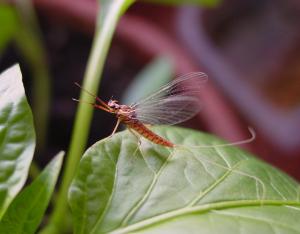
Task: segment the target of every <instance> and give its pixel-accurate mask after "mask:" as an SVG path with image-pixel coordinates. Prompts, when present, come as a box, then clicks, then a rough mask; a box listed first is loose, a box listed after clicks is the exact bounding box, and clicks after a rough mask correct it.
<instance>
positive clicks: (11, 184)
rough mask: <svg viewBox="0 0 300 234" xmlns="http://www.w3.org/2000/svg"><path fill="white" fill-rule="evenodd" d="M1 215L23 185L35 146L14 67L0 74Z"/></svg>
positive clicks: (25, 105) (20, 84) (27, 108)
mask: <svg viewBox="0 0 300 234" xmlns="http://www.w3.org/2000/svg"><path fill="white" fill-rule="evenodd" d="M0 93H1V102H0V113H1V114H0V168H1V170H0V171H1V173H0V187H1V189H0V216H2V215H3V213H4V212H5V210H6V209H7V207H8V206H9V204H10V202H11V201H12V200H13V199H14V197H15V196H16V194H17V193H18V192H19V191H20V189H21V188H22V186H23V185H24V183H25V181H26V178H27V174H28V169H29V166H30V163H31V160H32V157H33V152H34V147H35V133H34V128H33V119H32V113H31V110H30V108H29V105H28V103H27V100H26V96H25V92H24V88H23V84H22V74H21V71H20V68H19V66H18V65H15V66H13V67H11V68H9V69H8V70H6V71H5V72H3V73H2V74H1V75H0Z"/></svg>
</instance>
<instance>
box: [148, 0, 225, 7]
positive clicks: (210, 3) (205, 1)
mask: <svg viewBox="0 0 300 234" xmlns="http://www.w3.org/2000/svg"><path fill="white" fill-rule="evenodd" d="M144 1H145V2H153V3H159V4H168V5H187V4H191V5H200V6H207V7H214V6H217V5H218V4H220V3H221V2H222V0H186V1H182V0H144Z"/></svg>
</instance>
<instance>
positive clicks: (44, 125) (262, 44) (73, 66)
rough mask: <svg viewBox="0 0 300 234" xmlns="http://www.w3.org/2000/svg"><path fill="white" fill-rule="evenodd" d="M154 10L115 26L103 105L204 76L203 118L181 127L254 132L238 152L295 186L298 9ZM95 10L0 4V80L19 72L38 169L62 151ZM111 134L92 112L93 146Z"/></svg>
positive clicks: (231, 136)
mask: <svg viewBox="0 0 300 234" xmlns="http://www.w3.org/2000/svg"><path fill="white" fill-rule="evenodd" d="M157 2H159V0H156V1H152V2H151V1H147V2H145V1H138V2H136V3H135V4H133V6H132V7H131V8H130V9H129V11H128V12H127V13H126V14H125V16H124V17H122V19H121V20H120V22H119V25H118V27H117V30H116V33H115V36H114V38H113V42H112V46H111V48H110V51H109V55H108V59H107V61H106V65H105V69H104V75H103V79H102V82H101V87H100V91H99V95H100V96H101V97H102V98H103V99H105V100H107V99H109V98H110V97H111V96H112V95H113V96H114V98H116V99H120V100H125V101H130V100H132V99H133V98H134V97H132V96H135V93H147V92H151V91H153V89H155V88H157V87H159V86H160V85H161V84H163V83H165V82H167V81H168V80H169V79H171V77H173V76H175V75H179V74H184V73H187V72H191V71H203V72H205V73H206V74H207V75H208V77H209V82H208V83H206V84H205V85H204V87H203V89H202V92H201V95H202V101H203V110H202V111H201V112H200V114H199V115H198V116H197V117H195V118H194V119H192V120H190V121H188V122H187V123H184V124H183V125H184V126H186V127H190V128H194V129H199V130H202V131H207V132H209V133H213V134H216V135H218V136H220V137H223V138H225V139H227V140H228V141H237V140H241V139H245V138H248V137H249V132H248V130H247V127H248V126H251V127H253V128H254V129H255V131H256V133H257V138H256V140H255V141H253V142H252V143H250V144H247V145H243V146H242V147H244V148H246V149H247V150H249V151H251V152H252V153H254V154H256V155H257V156H259V157H260V158H261V159H263V160H265V161H267V162H269V163H270V164H272V165H275V166H276V167H278V168H280V169H282V170H284V171H286V172H287V173H288V174H289V175H291V176H293V177H294V178H296V179H297V180H298V181H299V180H300V170H299V166H300V27H299V25H300V2H299V1H298V0H259V1H258V0H244V1H238V0H220V1H216V0H215V1H211V2H210V1H209V0H206V1H204V2H206V3H205V4H202V5H201V6H200V5H197V4H194V5H190V6H183V5H180V6H179V5H168V4H163V5H161V4H158V3H157ZM164 2H167V1H164ZM169 2H172V1H169ZM177 2H178V1H177ZM97 7H101V5H100V6H99V5H98V4H97V1H96V0H76V1H72V0H33V1H32V2H30V1H22V0H18V1H9V2H6V3H0V25H1V26H0V70H1V71H3V70H4V69H6V68H8V67H9V66H11V65H13V64H15V63H20V65H21V70H22V72H23V76H24V77H23V79H24V84H25V89H26V92H27V96H28V97H29V102H30V104H31V106H32V108H33V112H34V116H35V124H36V128H37V129H36V131H37V135H38V148H37V154H36V156H35V158H36V159H37V160H38V161H39V162H40V164H42V165H44V164H45V163H46V162H48V161H49V159H50V158H51V157H52V156H53V155H54V154H55V153H57V152H58V151H59V150H67V149H68V145H69V142H70V137H71V131H72V126H73V121H74V116H75V111H76V107H77V103H75V102H73V101H72V97H75V98H76V97H78V96H79V92H80V91H79V90H78V88H77V87H76V86H75V85H74V82H79V83H81V82H82V78H83V74H84V71H85V68H86V63H87V59H88V55H89V51H90V49H91V43H92V38H93V32H94V27H95V21H96V15H97ZM146 84H147V85H146ZM133 90H135V91H133ZM114 124H115V119H114V117H112V116H111V115H109V114H107V113H104V112H102V111H96V112H95V115H94V120H93V124H92V129H91V133H90V139H89V145H91V144H93V143H94V142H95V141H97V140H99V139H101V138H103V137H106V136H108V135H109V134H110V133H111V131H112V130H113V127H114Z"/></svg>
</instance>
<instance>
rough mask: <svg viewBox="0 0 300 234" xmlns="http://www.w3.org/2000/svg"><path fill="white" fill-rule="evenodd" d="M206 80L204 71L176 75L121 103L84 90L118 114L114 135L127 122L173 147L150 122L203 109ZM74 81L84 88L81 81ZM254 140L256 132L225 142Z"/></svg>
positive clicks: (182, 118)
mask: <svg viewBox="0 0 300 234" xmlns="http://www.w3.org/2000/svg"><path fill="white" fill-rule="evenodd" d="M206 81H207V76H206V74H204V73H202V72H192V73H188V74H186V75H183V76H180V77H178V78H176V79H174V80H173V81H171V82H169V83H167V84H166V85H164V86H162V87H161V88H160V89H159V90H158V91H156V92H154V93H153V94H151V95H149V96H148V97H146V98H144V99H142V100H141V101H139V102H136V103H133V104H131V105H121V104H119V103H118V101H117V100H113V99H110V100H109V101H108V102H107V103H106V102H104V101H103V100H102V99H100V98H99V97H97V96H95V95H94V94H92V93H90V92H89V91H88V90H84V91H85V92H87V93H88V94H89V95H91V96H93V97H94V98H95V101H96V102H95V103H89V104H91V105H93V106H94V107H95V108H98V109H101V110H104V111H106V112H109V113H112V114H115V115H116V117H117V123H116V126H115V128H114V130H113V132H112V134H111V135H113V134H114V133H115V132H116V130H117V128H118V126H119V124H120V123H124V124H125V125H126V126H127V127H128V129H129V130H130V131H131V132H132V133H134V134H136V133H135V132H137V133H138V134H140V135H142V136H143V137H145V138H146V139H148V140H149V141H151V142H153V143H155V144H158V145H162V146H166V147H174V146H175V144H173V143H172V142H170V141H169V140H167V139H165V138H163V137H161V136H159V135H157V134H156V133H154V132H153V131H152V130H150V129H149V128H148V126H147V125H161V124H167V125H173V124H178V123H181V122H184V121H186V120H188V119H190V118H192V117H194V116H195V115H196V114H197V113H198V112H199V111H200V109H201V105H200V103H201V102H200V99H199V92H200V88H201V87H202V86H203V83H205V82H206ZM75 84H76V85H77V86H79V87H80V88H82V87H81V86H80V85H79V84H78V83H75ZM73 100H74V101H80V100H77V99H73ZM251 133H252V131H251ZM252 140H253V134H252V137H251V138H250V139H247V140H244V141H240V142H235V143H229V144H224V145H233V144H234V145H235V144H242V143H246V142H249V141H252ZM204 147H205V146H204ZM208 147H211V146H208Z"/></svg>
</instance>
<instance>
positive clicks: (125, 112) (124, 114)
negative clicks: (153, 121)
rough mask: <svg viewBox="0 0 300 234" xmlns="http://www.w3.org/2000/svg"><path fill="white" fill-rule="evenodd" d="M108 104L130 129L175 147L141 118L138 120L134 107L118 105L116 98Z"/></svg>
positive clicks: (155, 141)
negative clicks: (148, 126)
mask: <svg viewBox="0 0 300 234" xmlns="http://www.w3.org/2000/svg"><path fill="white" fill-rule="evenodd" d="M108 106H109V107H110V108H112V111H113V112H115V114H116V116H117V118H118V120H119V121H120V122H122V123H124V124H126V126H127V127H128V128H129V129H133V130H134V131H136V132H137V133H139V134H140V135H142V136H143V137H145V138H147V139H148V140H150V141H152V142H154V143H155V144H159V145H163V146H167V147H173V146H174V144H173V143H171V142H170V141H168V140H166V139H164V138H162V137H160V136H159V135H157V134H156V133H154V132H153V131H151V130H150V129H149V128H147V127H146V126H145V125H144V124H143V123H142V122H141V121H140V120H138V118H137V116H136V113H135V110H134V108H132V107H130V106H127V105H118V104H117V101H116V100H110V101H109V102H108Z"/></svg>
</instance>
